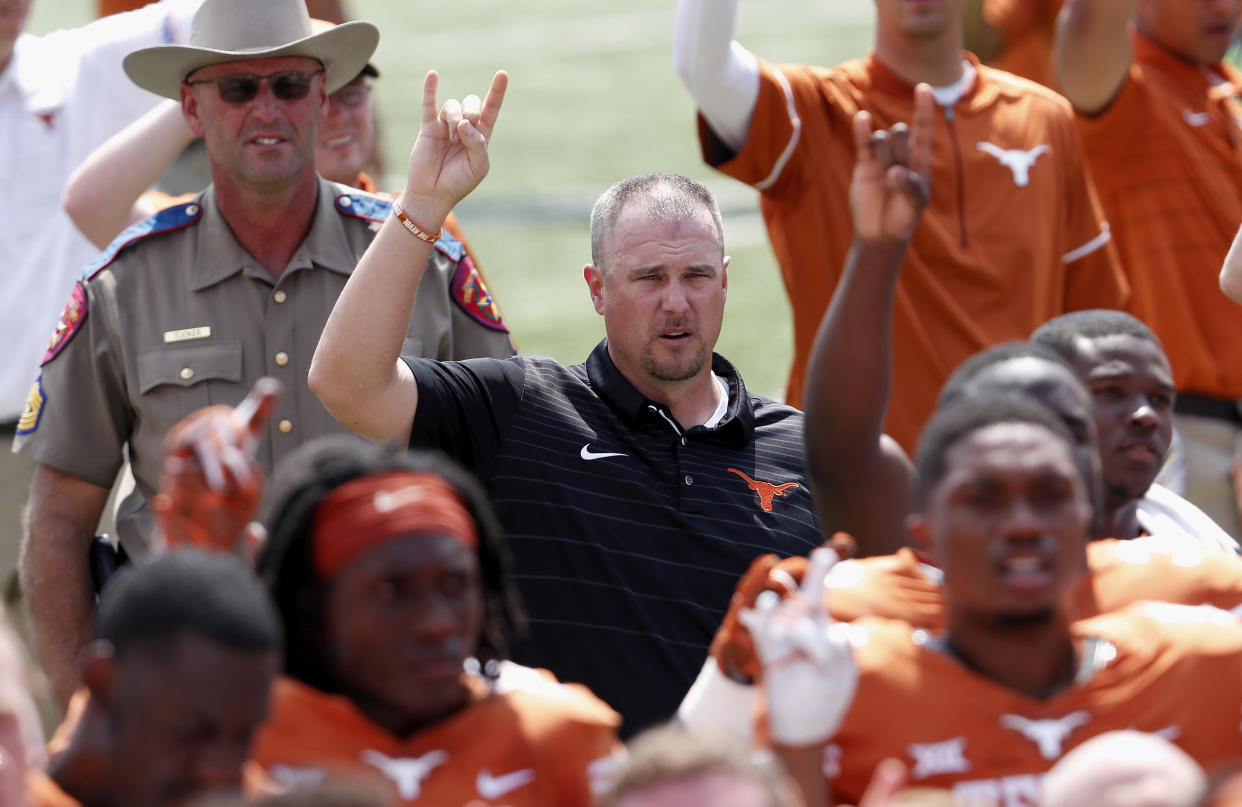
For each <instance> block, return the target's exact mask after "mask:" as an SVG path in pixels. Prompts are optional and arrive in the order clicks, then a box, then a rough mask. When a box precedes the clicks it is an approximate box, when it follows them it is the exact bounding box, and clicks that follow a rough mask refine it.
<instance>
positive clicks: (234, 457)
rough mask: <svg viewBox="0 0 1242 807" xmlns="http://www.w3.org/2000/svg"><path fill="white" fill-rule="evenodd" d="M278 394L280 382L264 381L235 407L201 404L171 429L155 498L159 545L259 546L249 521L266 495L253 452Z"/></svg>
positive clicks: (225, 548)
mask: <svg viewBox="0 0 1242 807" xmlns="http://www.w3.org/2000/svg"><path fill="white" fill-rule="evenodd" d="M280 391H281V387H280V382H279V381H277V380H276V379H274V378H260V379H259V380H258V381H256V382H255V385H254V387H253V388H251V390H250V393H249V394H248V395H247V396H246V399H245V400H244V401H242V402H241V403H240V404H238V405H237V407H236V408H234V407H231V406H224V405H217V406H209V407H206V408H204V409H200V410H198V411H197V412H194V413H192V414H190V415H188V416H186V417H185V418H184V419H182V420H181V421H180V422H178V423H177V424H176V425H175V426H173V427H172V428H171V429H170V430H169V431H168V436H167V437H165V438H164V464H163V467H162V469H161V472H160V492H159V493H158V494H157V495H156V496H155V498H154V500H153V502H152V507H153V510H154V514H155V522H156V526H157V528H158V529H157V535H156V548H157V549H173V548H176V547H179V546H193V547H197V548H200V549H215V550H221V551H236V550H237V549H239V548H241V549H242V550H244V551H246V552H253V551H254V550H255V549H256V548H257V547H255V546H251V545H249V543H253V542H254V541H255V539H256V534H255V533H254V532H253V531H252V530H251V529H250V527H249V524H250V522H251V520H252V519H253V518H254V516H255V513H256V512H257V511H258V508H259V499H260V498H261V497H262V495H263V472H262V470H261V469H260V468H259V466H258V463H257V462H256V461H255V453H256V451H257V449H258V444H259V435H260V434H261V432H262V430H263V428H264V427H265V426H266V424H267V421H268V419H269V418H270V417H271V415H272V410H273V409H275V407H276V402H277V400H279V398H280ZM239 542H240V543H242V544H243V545H242V546H241V547H239ZM248 542H249V543H248Z"/></svg>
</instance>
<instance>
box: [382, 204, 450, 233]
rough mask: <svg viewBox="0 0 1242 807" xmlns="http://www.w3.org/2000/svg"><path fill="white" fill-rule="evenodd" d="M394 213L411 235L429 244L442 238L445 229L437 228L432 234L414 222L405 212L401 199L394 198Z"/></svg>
mask: <svg viewBox="0 0 1242 807" xmlns="http://www.w3.org/2000/svg"><path fill="white" fill-rule="evenodd" d="M392 214H393V215H394V216H396V217H397V221H399V222H401V226H402V227H404V228H405V229H407V230H409V231H410V235H412V236H414V237H415V238H417V239H419V240H421V241H426V242H427V243H428V244H434V243H435V242H436V241H439V240H440V236H441V235H443V234H444V230H437V231H436V232H435V234H434V235H433V234H431V233H429V232H427V231H426V230H424V229H423V228H422V227H419V226H418V225H417V224H415V223H414V219H412V218H410V217H409V216H407V215H406V214H405V211H404V210H402V209H401V201H400V200H399V199H393V200H392Z"/></svg>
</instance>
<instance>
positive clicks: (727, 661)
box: [711, 532, 856, 682]
mask: <svg viewBox="0 0 1242 807" xmlns="http://www.w3.org/2000/svg"><path fill="white" fill-rule="evenodd" d="M824 546H825V547H828V548H830V549H832V550H833V551H835V552H836V553H837V557H840V558H845V557H852V556H853V554H854V551H855V549H856V547H855V544H854V539H853V538H852V537H850V536H849V535H846V534H845V533H843V532H838V533H836V534H834V535H833V536H832V537H831V538H829V539H828V540H827V541H826V542H825V543H824ZM806 567H807V558H804V557H800V556H794V557H791V558H785V559H784V560H781V559H779V558H777V556H776V555H773V554H770V553H769V554H766V555H760V556H759V557H757V558H755V560H754V561H752V562H751V564H750V568H749V569H747V570H746V574H744V575H742V578H741V579H740V580H739V581H738V583H737V586H735V587H734V589H733V597H732V598H731V599H730V600H729V610H728V611H727V612H726V613H725V618H724V621H722V622H721V623H720V627H719V628H717V630H716V635H715V636H713V637H712V646H711V657H712V658H713V659H715V660H716V664H717V665H718V666H719V667H720V671H721V672H723V673H724V674H725V675H727V676H729V677H730V678H732V679H733V680H735V681H740V682H750V681H753V680H754V679H755V678H757V677H758V676H759V659H758V658H757V657H756V656H755V642H754V639H753V638H751V635H750V631H748V630H747V629H746V626H745V625H743V624H742V623H741V621H740V615H741V613H742V611H743V610H746V609H753V608H754V607H755V603H756V601H757V600H758V599H759V595H761V594H763V593H764V592H765V591H772V592H775V593H776V594H777V595H778V596H780V597H781V599H784V598H786V597H792V596H794V595H796V594H797V593H798V589H799V586H801V585H802V581H803V579H804V578H805V576H806Z"/></svg>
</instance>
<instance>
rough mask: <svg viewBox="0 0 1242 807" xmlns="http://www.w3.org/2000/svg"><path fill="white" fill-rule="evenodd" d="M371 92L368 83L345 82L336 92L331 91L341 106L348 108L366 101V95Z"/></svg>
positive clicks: (358, 105)
mask: <svg viewBox="0 0 1242 807" xmlns="http://www.w3.org/2000/svg"><path fill="white" fill-rule="evenodd" d="M370 94H371V85H370V84H346V85H345V86H344V87H342V88H340V89H339V90H337V91H336V92H334V93H332V97H333V98H334V99H336V101H337V103H339V104H340V105H341V106H346V107H350V108H356V107H360V106H362V105H363V104H365V103H366V102H367V97H368V96H370Z"/></svg>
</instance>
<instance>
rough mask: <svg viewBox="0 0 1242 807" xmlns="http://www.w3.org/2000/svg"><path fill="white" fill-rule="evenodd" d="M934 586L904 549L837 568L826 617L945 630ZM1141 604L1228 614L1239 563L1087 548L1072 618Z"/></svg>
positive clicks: (1128, 545)
mask: <svg viewBox="0 0 1242 807" xmlns="http://www.w3.org/2000/svg"><path fill="white" fill-rule="evenodd" d="M940 580H941V572H940V570H939V569H936V568H935V567H932V566H930V565H928V564H925V563H923V562H921V561H920V559H919V557H918V555H917V554H916V553H915V552H914V550H912V549H909V548H906V549H901V550H899V551H898V552H896V553H895V554H892V555H880V556H877V557H872V558H860V559H858V560H850V561H843V562H841V563H838V564H837V565H836V566H835V567H833V570H832V573H831V574H830V575H829V577H828V580H827V582H826V584H825V585H826V586H827V588H826V589H825V592H824V598H825V601H826V603H827V605H828V612H829V613H830V614H831V615H832V618H833V619H835V620H837V621H839V622H852V621H854V620H856V619H859V618H861V617H864V616H879V617H884V618H887V619H900V620H903V621H905V622H908V623H909V624H911V625H913V626H914V627H917V628H924V629H926V630H930V631H933V632H939V631H941V630H944V602H943V599H942V597H941V591H940ZM1140 600H1156V601H1161V602H1172V603H1180V604H1182V605H1211V606H1215V607H1216V608H1220V609H1223V610H1226V611H1232V610H1234V609H1236V608H1239V607H1240V606H1242V558H1238V557H1237V556H1235V555H1226V554H1220V553H1214V552H1204V551H1203V549H1202V548H1201V547H1199V546H1198V545H1197V544H1193V543H1184V544H1180V545H1179V544H1176V543H1174V542H1172V541H1167V540H1162V539H1153V538H1135V539H1133V540H1129V541H1119V540H1117V539H1115V538H1108V539H1105V540H1100V541H1092V542H1091V543H1089V544H1087V575H1086V576H1085V577H1084V578H1083V581H1082V584H1081V586H1080V587H1079V590H1078V596H1077V605H1076V610H1075V613H1076V614H1077V615H1078V617H1079V618H1080V619H1087V618H1090V617H1094V616H1097V615H1099V614H1105V613H1109V612H1111V611H1117V610H1120V609H1122V608H1125V607H1126V606H1128V605H1131V604H1133V603H1135V602H1138V601H1140Z"/></svg>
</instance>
